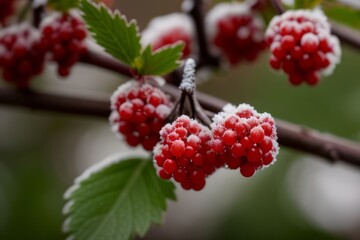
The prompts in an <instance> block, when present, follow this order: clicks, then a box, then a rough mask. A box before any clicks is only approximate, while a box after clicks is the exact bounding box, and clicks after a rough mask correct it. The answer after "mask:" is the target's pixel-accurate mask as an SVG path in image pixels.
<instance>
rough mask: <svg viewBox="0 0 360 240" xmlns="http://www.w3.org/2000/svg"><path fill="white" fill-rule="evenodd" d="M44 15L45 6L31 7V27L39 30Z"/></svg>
mask: <svg viewBox="0 0 360 240" xmlns="http://www.w3.org/2000/svg"><path fill="white" fill-rule="evenodd" d="M44 15H45V6H44V5H39V6H34V7H33V26H34V27H36V28H39V26H40V23H41V21H42V19H43V18H44Z"/></svg>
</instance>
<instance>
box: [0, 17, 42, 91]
mask: <svg viewBox="0 0 360 240" xmlns="http://www.w3.org/2000/svg"><path fill="white" fill-rule="evenodd" d="M44 59H45V51H44V49H43V48H42V46H41V44H40V34H39V32H38V31H37V30H36V29H34V28H32V27H31V26H30V25H28V24H25V23H24V24H20V25H13V26H11V27H8V28H6V29H3V30H1V32H0V72H1V74H2V78H3V79H4V80H5V81H7V82H11V83H14V84H16V85H17V86H18V87H27V86H28V85H29V82H30V80H31V79H32V78H33V77H34V76H36V75H38V74H40V73H41V72H42V70H43V68H44Z"/></svg>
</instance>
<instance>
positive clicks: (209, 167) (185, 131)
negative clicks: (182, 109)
mask: <svg viewBox="0 0 360 240" xmlns="http://www.w3.org/2000/svg"><path fill="white" fill-rule="evenodd" d="M160 135H161V142H160V143H159V144H158V145H157V146H156V147H155V149H154V159H155V163H156V164H157V166H158V167H160V168H161V169H160V171H159V175H160V177H161V178H163V179H170V178H173V179H174V180H175V181H176V182H179V183H181V186H182V187H183V188H184V189H186V190H189V189H194V190H196V191H199V190H201V189H203V188H204V186H205V182H206V177H207V176H209V175H210V174H212V173H213V172H214V171H215V168H216V156H215V153H214V152H213V151H212V148H211V144H210V141H211V139H212V137H211V132H210V130H209V129H208V128H206V127H204V126H203V125H201V124H200V123H199V122H197V121H196V120H191V119H190V118H189V117H188V116H185V115H182V116H180V117H178V118H177V119H176V120H175V121H174V122H173V123H172V124H167V125H165V126H164V127H163V129H162V130H161V132H160Z"/></svg>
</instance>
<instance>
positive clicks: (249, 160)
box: [211, 104, 278, 177]
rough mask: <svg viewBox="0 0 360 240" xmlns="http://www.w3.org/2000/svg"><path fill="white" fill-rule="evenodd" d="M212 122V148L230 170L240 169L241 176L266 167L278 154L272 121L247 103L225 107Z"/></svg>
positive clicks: (267, 115)
mask: <svg viewBox="0 0 360 240" xmlns="http://www.w3.org/2000/svg"><path fill="white" fill-rule="evenodd" d="M213 120H214V121H213V123H212V126H211V128H212V133H213V141H212V148H213V150H214V151H215V152H216V153H217V154H218V158H219V159H220V161H221V162H222V163H223V164H226V166H227V167H228V168H230V169H237V168H240V173H241V174H242V175H243V176H244V177H251V176H252V175H253V174H254V173H255V171H256V170H259V169H261V168H263V167H264V166H267V165H269V164H270V163H272V162H273V161H274V160H275V157H276V155H277V153H278V143H277V141H276V140H277V134H276V128H275V122H274V119H273V118H272V117H271V115H270V114H268V113H263V114H260V113H258V112H257V111H256V110H255V109H254V108H253V107H251V106H249V105H247V104H240V105H239V106H238V107H237V108H235V107H234V106H231V105H228V106H226V107H225V108H224V111H223V112H221V113H219V114H217V115H215V116H214V119H213Z"/></svg>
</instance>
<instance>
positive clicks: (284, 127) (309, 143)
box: [0, 85, 360, 167]
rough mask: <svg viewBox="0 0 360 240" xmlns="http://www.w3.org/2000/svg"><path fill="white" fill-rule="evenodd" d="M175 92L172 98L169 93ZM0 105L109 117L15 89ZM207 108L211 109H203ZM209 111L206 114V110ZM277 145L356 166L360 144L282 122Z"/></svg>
mask: <svg viewBox="0 0 360 240" xmlns="http://www.w3.org/2000/svg"><path fill="white" fill-rule="evenodd" d="M164 91H166V92H167V93H168V94H170V95H172V96H173V97H176V96H178V95H179V91H178V89H177V88H176V87H174V86H170V85H166V87H164ZM175 92H176V96H174V95H173V94H172V93H175ZM197 96H198V99H199V101H200V104H201V105H202V106H203V107H204V108H205V109H207V111H208V113H209V114H210V115H213V114H214V111H213V110H216V111H215V112H218V111H220V110H221V109H222V107H223V106H224V105H225V104H226V102H224V101H223V100H221V99H218V98H215V97H213V96H209V95H206V94H204V93H198V94H197ZM0 102H1V103H3V104H7V105H12V106H22V107H26V108H30V109H34V110H46V111H51V112H61V113H70V114H80V115H86V116H96V117H105V118H107V117H108V116H109V114H110V108H109V106H110V102H109V99H108V98H97V99H94V98H81V97H73V96H65V95H63V94H46V93H39V92H33V91H25V92H21V91H18V90H15V89H9V88H0ZM209 105H211V109H209V108H207V107H206V106H209ZM209 110H210V111H209ZM276 125H277V130H278V137H279V143H280V144H281V145H282V146H284V147H289V148H292V149H296V150H299V151H302V152H307V153H312V154H315V155H318V156H321V157H323V158H325V159H328V160H330V161H331V162H334V161H343V162H347V163H350V164H353V165H356V166H359V167H360V144H358V143H355V142H351V141H349V140H346V139H343V138H340V137H336V136H333V135H330V134H325V133H320V132H318V131H316V130H313V129H310V128H304V127H301V126H297V125H295V124H291V123H288V122H285V121H282V120H279V119H277V120H276Z"/></svg>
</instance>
